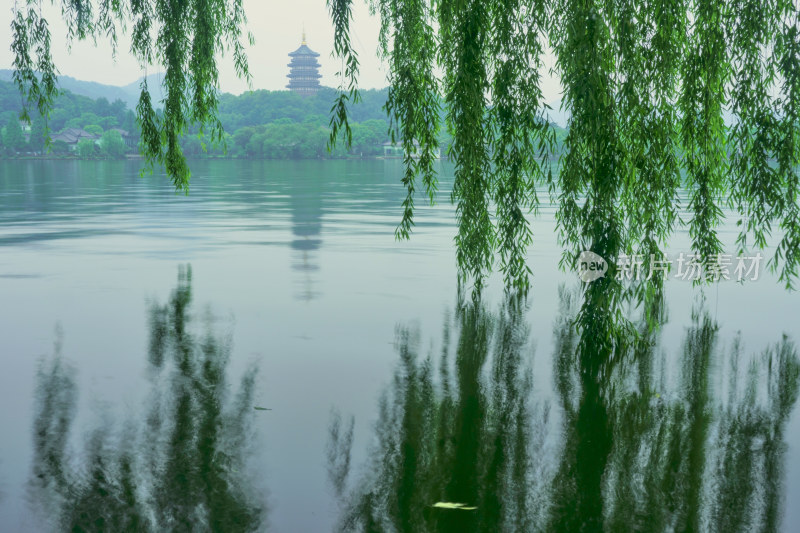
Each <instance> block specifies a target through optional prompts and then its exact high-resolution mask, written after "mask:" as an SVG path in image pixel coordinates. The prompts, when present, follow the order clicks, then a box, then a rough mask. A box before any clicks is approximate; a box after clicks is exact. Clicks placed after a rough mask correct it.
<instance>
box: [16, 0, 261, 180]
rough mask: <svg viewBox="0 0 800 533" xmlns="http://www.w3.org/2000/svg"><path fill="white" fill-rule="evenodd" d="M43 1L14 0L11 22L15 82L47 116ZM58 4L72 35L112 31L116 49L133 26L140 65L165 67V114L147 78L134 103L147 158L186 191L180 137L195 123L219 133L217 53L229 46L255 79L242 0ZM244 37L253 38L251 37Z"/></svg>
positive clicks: (72, 0) (242, 70) (52, 74)
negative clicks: (124, 32)
mask: <svg viewBox="0 0 800 533" xmlns="http://www.w3.org/2000/svg"><path fill="white" fill-rule="evenodd" d="M45 3H47V2H46V0H17V1H16V2H15V3H14V6H13V20H12V22H11V35H12V46H11V49H12V51H13V53H14V64H13V66H14V81H15V82H16V84H17V86H18V87H19V89H20V92H21V93H22V95H23V97H24V101H25V105H24V107H23V111H22V118H23V119H28V118H29V107H30V106H35V107H36V109H37V111H38V112H39V113H40V114H41V115H42V116H44V117H47V116H48V114H49V110H50V109H51V108H52V104H53V100H54V98H55V97H56V95H57V93H58V87H57V69H56V66H55V64H54V63H53V59H52V53H51V43H50V29H49V26H48V23H47V20H46V18H45V17H44V16H43V14H42V7H43V5H44V4H45ZM49 3H50V4H51V5H55V4H60V7H61V13H62V18H63V20H64V22H65V23H66V25H67V32H68V39H69V41H70V44H71V42H72V41H73V40H74V39H77V40H82V39H88V38H91V39H94V40H97V39H98V38H102V37H108V38H109V39H110V41H111V45H112V50H113V53H116V47H117V42H118V41H117V35H118V31H119V30H124V29H125V28H127V27H128V26H130V28H131V31H130V37H131V49H130V51H131V53H132V54H133V55H134V56H135V57H136V58H137V59H138V61H139V62H140V64H141V66H142V68H143V69H146V68H147V67H149V66H157V67H159V68H163V69H164V70H165V75H164V92H165V94H166V97H165V99H164V102H163V104H164V110H163V113H157V112H156V111H155V108H154V106H153V103H152V98H151V94H150V87H148V85H147V83H146V81H143V82H142V85H141V94H140V98H139V104H138V105H137V107H136V111H137V118H138V121H139V124H140V127H141V135H142V137H141V144H140V150H141V152H142V154H143V155H144V156H145V157H146V159H147V161H148V163H149V164H150V165H153V164H160V165H163V166H164V167H165V169H166V172H167V175H168V176H169V177H170V179H171V180H172V182H173V183H174V184H175V187H176V189H182V190H184V191H188V188H189V177H190V170H189V166H188V165H187V163H186V158H185V157H184V155H183V152H182V150H181V147H180V144H179V139H180V137H181V135H182V134H183V133H185V132H186V131H187V129H188V128H189V126H190V125H193V124H194V125H198V126H199V127H200V129H201V131H203V130H204V129H205V128H206V127H208V128H209V133H210V137H211V139H212V140H221V138H222V125H221V123H220V121H219V119H218V118H217V105H218V96H219V73H218V69H217V56H218V55H220V54H222V53H224V52H231V54H232V56H233V64H234V68H235V70H236V73H237V75H238V76H240V77H242V78H245V79H247V80H248V82H249V81H250V73H249V67H248V63H247V57H246V55H245V51H244V45H243V43H242V38H243V35H244V34H245V33H246V32H245V30H244V26H245V23H246V21H247V18H246V16H245V13H244V8H243V5H242V0H129V1H123V0H94V1H92V0H61V1H60V2H56V0H50V2H49ZM246 38H247V39H248V41H249V42H250V43H251V44H252V41H253V39H252V36H251V35H249V34H247V35H246Z"/></svg>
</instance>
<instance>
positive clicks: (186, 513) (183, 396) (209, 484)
mask: <svg viewBox="0 0 800 533" xmlns="http://www.w3.org/2000/svg"><path fill="white" fill-rule="evenodd" d="M191 303H192V286H191V269H190V268H187V269H185V270H184V269H181V271H180V273H179V276H178V286H177V288H176V289H175V290H174V291H173V294H172V296H171V298H170V300H169V303H167V304H166V305H163V306H159V305H155V304H154V305H152V306H151V309H150V346H149V353H148V361H149V368H148V372H149V376H148V377H149V379H150V381H151V383H152V390H151V391H150V397H149V403H148V405H147V407H146V409H145V417H144V420H142V421H136V420H127V421H126V422H125V423H124V424H123V425H122V427H121V428H114V427H112V424H111V423H110V422H108V421H105V422H103V423H102V424H101V425H100V426H99V428H98V429H96V430H94V431H93V432H92V433H91V435H90V436H89V438H88V439H87V441H86V443H85V447H84V449H83V452H82V453H81V454H79V455H78V457H77V458H76V460H74V458H73V456H72V454H71V453H70V446H69V441H70V433H71V430H72V422H73V419H74V417H75V415H76V405H77V396H78V388H77V385H76V373H77V370H76V369H74V368H73V367H72V366H71V365H69V364H68V363H67V362H66V361H64V360H63V359H62V358H61V357H60V353H59V352H60V348H59V343H58V342H57V344H56V353H55V356H54V357H52V358H51V359H50V360H47V361H44V362H43V363H42V365H41V367H40V370H39V372H38V375H37V388H36V400H37V411H36V416H35V420H34V426H33V427H34V435H33V443H34V458H33V467H32V472H31V476H30V480H29V491H30V496H31V500H32V502H33V504H34V506H35V507H36V508H37V510H38V511H39V515H40V516H41V518H42V520H43V522H45V523H46V524H47V525H48V526H49V527H50V528H52V529H53V530H56V531H167V530H169V531H206V530H213V531H255V530H259V529H261V528H262V526H263V525H264V522H265V518H266V508H265V504H264V499H263V496H262V495H260V494H259V493H258V491H257V490H256V489H255V486H254V484H253V483H252V480H251V479H250V478H249V477H248V475H247V471H248V470H247V468H246V463H247V457H248V451H249V450H250V448H249V445H250V439H249V437H250V434H251V417H252V416H253V413H254V409H253V389H254V378H255V368H251V369H250V370H248V371H247V372H246V374H245V375H244V377H243V379H242V382H241V383H240V385H239V387H238V390H237V391H236V393H235V394H232V392H231V390H230V385H229V384H228V382H227V380H226V367H227V364H228V357H229V354H230V349H229V342H228V341H227V340H225V339H224V338H221V337H219V336H216V335H215V334H214V332H213V330H212V328H211V325H210V324H209V325H208V327H207V330H206V332H205V334H204V335H202V336H197V335H195V334H194V333H193V332H192V329H191V327H190V326H191V314H190V307H191Z"/></svg>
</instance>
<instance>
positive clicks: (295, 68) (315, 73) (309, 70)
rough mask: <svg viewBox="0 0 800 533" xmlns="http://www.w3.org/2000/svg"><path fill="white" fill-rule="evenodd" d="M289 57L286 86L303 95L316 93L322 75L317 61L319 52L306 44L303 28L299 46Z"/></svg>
mask: <svg viewBox="0 0 800 533" xmlns="http://www.w3.org/2000/svg"><path fill="white" fill-rule="evenodd" d="M289 57H291V58H292V62H291V63H289V65H288V66H289V74H287V75H286V77H287V78H289V85H287V86H286V87H287V88H288V89H289V90H290V91H294V92H296V93H298V94H302V95H304V96H306V95H310V94H314V93H316V92H317V91H318V90H319V79H320V78H321V77H322V76H321V75H320V73H319V66H320V65H319V63H318V62H317V58H318V57H319V54H318V53H316V52H315V51H313V50H312V49H311V48H309V47H308V45H307V44H306V32H305V30H304V31H303V41H302V42H301V43H300V48H298V49H297V50H295V51H294V52H291V53H290V54H289Z"/></svg>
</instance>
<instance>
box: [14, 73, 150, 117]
mask: <svg viewBox="0 0 800 533" xmlns="http://www.w3.org/2000/svg"><path fill="white" fill-rule="evenodd" d="M11 74H12V71H11V70H8V69H2V70H0V81H7V82H10V81H12V77H11ZM163 77H164V75H163V74H161V73H158V74H151V75H149V76H147V84H148V86H149V87H150V91H151V92H152V93H153V96H154V97H153V101H154V102H156V103H157V102H159V101H160V100H161V94H159V93H158V92H157V91H155V89H156V88H157V87H161V82H162V80H163ZM141 82H142V78H139V79H138V80H136V81H134V82H133V83H129V84H128V85H123V86H116V85H105V84H102V83H97V82H95V81H83V80H76V79H75V78H73V77H71V76H59V77H58V85H59V87H60V88H61V89H65V90H67V91H70V92H72V93H74V94H79V95H81V96H86V97H88V98H92V99H94V100H96V99H97V98H105V99H106V100H108V101H109V102H113V101H114V100H122V101H123V102H125V105H126V106H127V107H128V109H136V103H137V102H138V101H139V84H140V83H141Z"/></svg>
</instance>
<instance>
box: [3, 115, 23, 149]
mask: <svg viewBox="0 0 800 533" xmlns="http://www.w3.org/2000/svg"><path fill="white" fill-rule="evenodd" d="M3 135H4V137H3V142H4V143H5V145H6V147H8V149H10V150H11V151H13V152H20V151H22V150H24V149H25V137H24V136H23V135H22V127H21V126H20V125H19V119H18V118H16V117H12V118H11V119H9V121H8V122H7V123H6V128H5V133H4V134H3Z"/></svg>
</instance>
